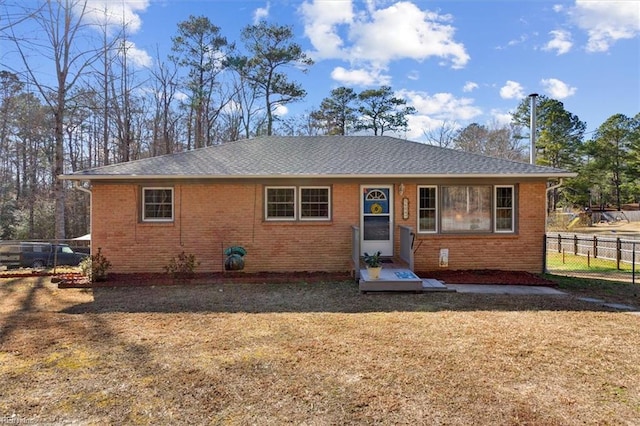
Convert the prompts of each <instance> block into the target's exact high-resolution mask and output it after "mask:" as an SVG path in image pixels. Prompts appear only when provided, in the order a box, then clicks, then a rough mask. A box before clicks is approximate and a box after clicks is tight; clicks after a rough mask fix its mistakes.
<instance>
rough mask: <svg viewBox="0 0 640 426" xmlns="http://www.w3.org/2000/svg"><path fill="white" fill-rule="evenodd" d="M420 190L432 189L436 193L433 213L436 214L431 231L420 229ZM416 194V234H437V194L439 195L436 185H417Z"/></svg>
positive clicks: (438, 216) (438, 204)
mask: <svg viewBox="0 0 640 426" xmlns="http://www.w3.org/2000/svg"><path fill="white" fill-rule="evenodd" d="M421 189H434V190H435V192H436V193H435V200H436V206H435V213H436V215H435V226H434V229H433V230H431V229H429V230H423V229H422V228H421V227H420V211H421V210H422V209H421V208H420V190H421ZM417 193H418V200H417V202H416V205H417V206H418V215H417V216H418V217H417V221H418V233H419V234H437V233H438V229H439V226H438V222H439V219H440V203H439V200H438V193H439V191H438V185H418V191H417Z"/></svg>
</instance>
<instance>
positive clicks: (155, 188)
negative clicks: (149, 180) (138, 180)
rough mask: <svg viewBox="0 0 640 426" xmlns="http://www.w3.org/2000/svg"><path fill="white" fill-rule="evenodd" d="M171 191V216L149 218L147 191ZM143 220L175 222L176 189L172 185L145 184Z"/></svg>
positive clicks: (143, 191) (143, 190) (143, 189)
mask: <svg viewBox="0 0 640 426" xmlns="http://www.w3.org/2000/svg"><path fill="white" fill-rule="evenodd" d="M166 190H169V191H171V217H170V218H166V217H161V218H155V217H152V218H148V217H147V203H146V196H145V195H146V191H166ZM141 201H142V221H143V222H156V223H157V222H173V220H174V217H175V210H176V209H175V191H174V189H173V188H172V187H170V186H145V187H143V188H142V200H141Z"/></svg>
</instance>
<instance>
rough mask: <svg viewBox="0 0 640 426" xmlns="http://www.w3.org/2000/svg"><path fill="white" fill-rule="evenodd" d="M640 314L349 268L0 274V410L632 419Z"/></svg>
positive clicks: (134, 415) (488, 420)
mask: <svg viewBox="0 0 640 426" xmlns="http://www.w3.org/2000/svg"><path fill="white" fill-rule="evenodd" d="M639 321H640V318H639V317H638V316H635V315H630V314H626V313H619V312H615V311H614V310H612V309H606V308H603V307H601V306H598V305H596V304H593V303H586V302H581V301H579V300H577V299H576V298H575V297H573V296H571V295H567V296H507V295H479V294H457V293H427V294H371V295H369V294H367V295H362V294H360V293H359V291H358V287H357V285H356V284H355V283H354V282H353V281H327V282H315V283H306V282H295V283H279V284H276V283H229V282H222V283H211V284H208V285H197V286H182V285H174V286H155V287H153V286H144V287H111V288H94V289H59V288H57V286H56V285H54V284H51V282H50V279H49V278H44V277H38V278H20V279H18V278H14V279H2V280H0V324H2V328H1V330H0V380H1V382H2V383H3V386H2V387H0V414H2V415H4V416H13V417H12V418H13V419H17V420H19V421H22V422H25V423H26V422H30V423H35V424H42V423H61V424H63V423H74V422H75V423H79V424H116V423H118V424H141V425H142V424H230V425H246V424H309V425H325V424H326V425H329V424H412V425H413V424H449V425H468V424H497V425H513V424H535V425H578V424H580V425H582V424H634V423H635V422H636V421H637V419H638V415H639V413H640V371H639V370H638V368H637V366H638V365H640V352H638V351H637V348H638V346H639V345H640V333H638V327H639V324H640V322H639Z"/></svg>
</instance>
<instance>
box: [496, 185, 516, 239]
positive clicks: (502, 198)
mask: <svg viewBox="0 0 640 426" xmlns="http://www.w3.org/2000/svg"><path fill="white" fill-rule="evenodd" d="M495 191H496V192H495V200H496V201H495V205H496V209H495V219H494V222H495V231H496V232H513V231H514V229H515V228H514V220H513V216H514V215H513V200H514V196H513V186H496V187H495Z"/></svg>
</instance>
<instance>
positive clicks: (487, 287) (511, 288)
mask: <svg viewBox="0 0 640 426" xmlns="http://www.w3.org/2000/svg"><path fill="white" fill-rule="evenodd" d="M447 287H448V288H450V289H453V290H455V291H457V292H458V293H481V294H534V295H535V294H540V295H552V296H559V295H566V294H567V293H565V292H564V291H560V290H556V289H555V288H550V287H543V286H534V285H491V284H447Z"/></svg>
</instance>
